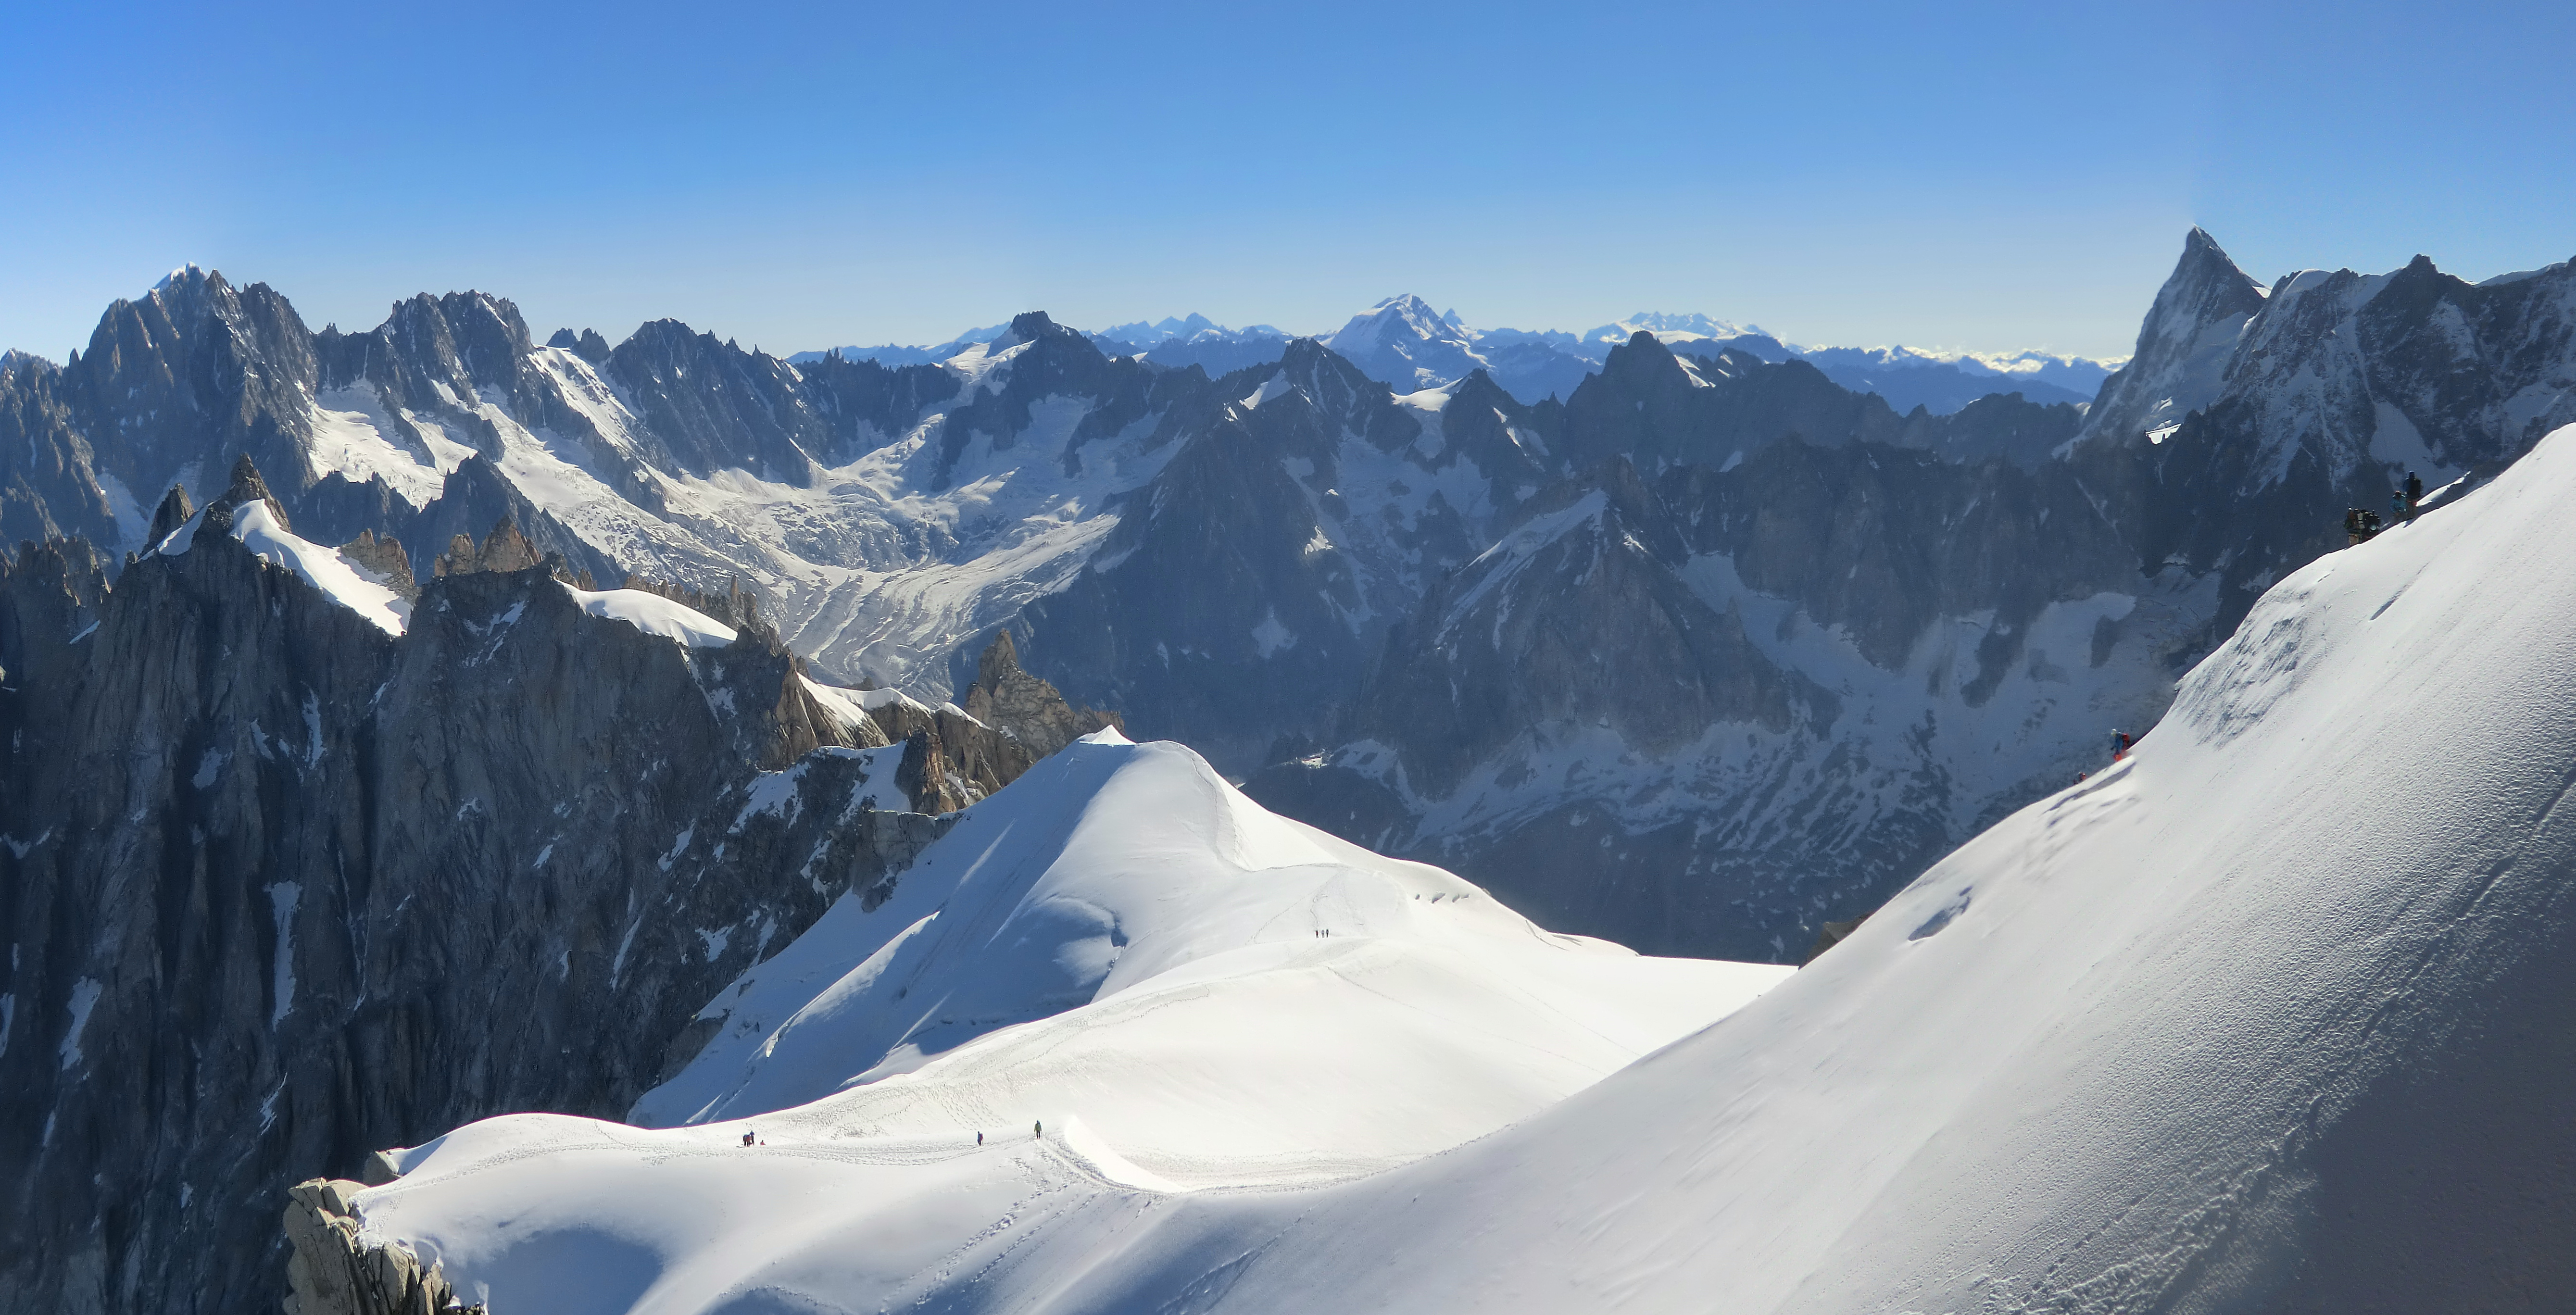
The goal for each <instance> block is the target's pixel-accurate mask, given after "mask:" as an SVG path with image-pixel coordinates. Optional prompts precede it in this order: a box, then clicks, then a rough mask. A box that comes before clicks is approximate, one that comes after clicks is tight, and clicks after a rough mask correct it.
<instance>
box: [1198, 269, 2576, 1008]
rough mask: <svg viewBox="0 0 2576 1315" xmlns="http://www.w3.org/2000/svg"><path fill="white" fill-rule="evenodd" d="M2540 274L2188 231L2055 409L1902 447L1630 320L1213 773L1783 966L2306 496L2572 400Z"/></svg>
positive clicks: (2072, 720)
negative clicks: (1347, 668) (1472, 508)
mask: <svg viewBox="0 0 2576 1315" xmlns="http://www.w3.org/2000/svg"><path fill="white" fill-rule="evenodd" d="M2571 297H2576V275H2571V273H2570V272H2569V267H2567V266H2553V267H2551V268H2550V269H2548V270H2544V271H2540V272H2538V273H2536V274H2534V275H2531V276H2529V277H2526V278H2518V279H2511V280H2501V281H2491V282H2490V283H2488V284H2485V285H2479V286H2475V287H2472V286H2471V285H2469V284H2466V283H2463V282H2461V281H2459V280H2456V279H2450V278H2447V277H2445V276H2443V275H2441V274H2439V273H2438V272H2436V271H2435V270H2433V268H2432V266H2431V265H2430V263H2429V262H2420V263H2418V264H2416V265H2411V266H2409V267H2408V268H2407V269H2406V270H2402V271H2399V272H2398V273H2396V274H2393V275H2389V276H2386V277H2384V278H2376V279H2366V278H2363V277H2361V276H2357V275H2352V274H2349V273H2337V274H2331V275H2328V274H2302V275H2296V276H2292V277H2290V278H2287V279H2285V280H2283V282H2282V284H2281V286H2280V287H2279V288H2278V289H2276V290H2274V291H2273V292H2272V293H2271V294H2270V295H2269V296H2268V297H2265V296H2263V295H2262V294H2261V293H2260V291H2259V289H2257V288H2255V287H2254V285H2253V284H2252V283H2251V282H2250V280H2247V279H2246V278H2245V276H2244V275H2243V274H2242V273H2241V272H2239V271H2237V270H2236V268H2235V266H2234V265H2233V264H2232V263H2231V262H2229V261H2227V259H2226V257H2225V255H2224V254H2223V253H2220V252H2219V251H2218V250H2217V248H2216V247H2215V245H2214V244H2212V243H2210V242H2209V241H2208V238H2207V235H2206V234H2201V233H2197V232H2195V233H2194V234H2193V235H2191V237H2190V239H2189V240H2188V241H2187V243H2186V247H2185V251H2184V254H2183V256H2182V258H2181V260H2180V261H2179V262H2178V264H2177V266H2176V269H2175V271H2174V274H2173V277H2172V279H2171V280H2170V281H2169V282H2168V284H2167V286H2166V288H2165V290H2164V292H2163V293H2162V294H2160V296H2159V297H2158V299H2157V302H2156V306H2155V308H2154V309H2153V310H2152V311H2151V312H2150V314H2149V316H2148V318H2147V321H2146V323H2145V324H2144V325H2143V326H2142V328H2141V331H2140V338H2139V347H2138V352H2137V355H2136V358H2135V359H2134V360H2133V362H2132V363H2131V365H2130V366H2129V367H2127V368H2126V369H2125V370H2124V371H2123V372H2122V373H2121V374H2119V375H2115V376H2113V377H2112V378H2111V379H2110V380H2109V381H2108V382H2107V383H2106V385H2105V388H2104V392H2103V399H2104V400H2103V402H2102V404H2101V405H2099V406H2097V407H2096V408H2095V409H2094V411H2093V412H2092V413H2091V415H2090V416H2089V417H2079V416H2077V415H2076V414H2075V413H2074V411H2073V408H2071V407H2057V408H2045V407H2035V406H2031V405H2030V404H2028V403H2018V404H2014V405H2011V406H2002V405H1999V403H2001V402H2004V401H2008V399H1988V400H1987V401H1985V402H1981V403H1979V404H1978V405H1977V406H1974V407H1971V408H1968V409H1967V410H1963V411H1961V412H1960V413H1959V414H1958V415H1956V416H1951V417H1941V418H1940V419H1941V420H1942V421H1944V422H1945V424H1947V425H1948V427H1947V428H1943V429H1939V430H1932V429H1924V430H1917V431H1912V432H1911V433H1908V431H1907V425H1908V424H1910V423H1911V418H1910V417H1909V418H1908V419H1907V420H1906V421H1900V420H1899V419H1898V418H1897V417H1895V416H1894V415H1893V414H1892V413H1891V412H1889V411H1888V410H1887V408H1885V407H1884V406H1883V405H1882V404H1878V403H1877V401H1876V399H1855V398H1854V397H1853V396H1852V395H1851V394H1850V393H1848V392H1847V391H1845V390H1842V389H1839V388H1837V387H1835V386H1833V385H1832V384H1831V383H1829V382H1828V381H1827V380H1825V379H1824V378H1822V377H1821V376H1820V375H1819V374H1818V373H1817V372H1815V371H1813V369H1812V368H1811V367H1809V366H1807V365H1806V364H1804V363H1803V362H1797V361H1790V362H1784V363H1782V364H1779V365H1764V364H1762V363H1760V362H1758V361H1755V360H1753V359H1752V358H1751V357H1749V356H1745V355H1742V354H1739V353H1736V352H1733V351H1729V352H1725V353H1722V354H1721V355H1720V356H1719V357H1717V358H1715V359H1714V360H1711V359H1708V358H1701V357H1694V356H1688V355H1680V356H1677V355H1675V354H1674V353H1672V352H1670V351H1668V350H1666V349H1665V348H1664V347H1663V346H1662V345H1661V344H1660V343H1656V342H1653V341H1645V342H1632V343H1630V344H1627V345H1624V346H1622V347H1621V348H1619V349H1618V350H1617V351H1615V352H1614V353H1612V355H1611V358H1610V359H1609V360H1608V361H1607V362H1606V363H1605V365H1604V367H1603V370H1602V372H1601V373H1600V374H1599V375H1597V376H1595V377H1593V378H1592V379H1590V380H1588V381H1587V382H1586V383H1585V385H1584V386H1583V387H1582V388H1581V389H1578V390H1577V391H1576V393H1575V394H1574V396H1573V397H1572V398H1571V399H1570V400H1569V401H1568V403H1567V404H1566V407H1565V412H1564V428H1563V430H1562V431H1561V432H1560V433H1558V434H1555V435H1552V436H1550V438H1549V440H1548V441H1549V442H1550V443H1551V444H1552V445H1553V446H1552V447H1551V450H1552V451H1554V452H1557V453H1560V454H1562V455H1564V456H1565V457H1566V458H1567V459H1568V465H1569V466H1570V467H1571V468H1572V469H1573V470H1575V471H1578V472H1580V473H1577V474H1573V475H1570V476H1568V477H1567V478H1566V479H1565V480H1564V481H1563V482H1562V483H1559V484H1555V485H1553V486H1551V487H1549V488H1548V489H1546V490H1544V491H1542V492H1540V493H1538V494H1536V495H1534V496H1533V497H1532V498H1530V499H1529V500H1528V502H1527V503H1525V504H1524V506H1523V507H1522V509H1521V510H1519V511H1517V512H1515V513H1514V515H1512V516H1511V517H1507V518H1505V519H1504V520H1503V522H1502V526H1501V529H1500V532H1499V534H1498V537H1497V539H1496V541H1495V542H1494V544H1493V545H1492V546H1491V547H1489V548H1487V549H1486V550H1485V551H1483V552H1481V553H1479V554H1478V555H1477V556H1476V557H1475V558H1474V559H1473V560H1472V561H1470V562H1468V563H1467V564H1465V565H1463V566H1462V567H1460V568H1459V570H1458V571H1457V572H1455V573H1454V574H1453V575H1451V576H1449V577H1445V578H1444V579H1443V580H1442V582H1441V584H1440V587H1438V588H1436V589H1434V590H1432V591H1431V592H1430V593H1429V594H1428V595H1427V596H1426V598H1425V601H1424V604H1423V607H1422V609H1421V610H1420V611H1419V612H1417V613H1416V614H1415V615H1414V616H1413V617H1411V618H1409V619H1408V621H1407V623H1406V625H1405V626H1404V627H1402V628H1400V629H1398V630H1396V631H1394V632H1392V633H1391V635H1390V638H1389V640H1388V647H1387V651H1386V652H1385V654H1384V655H1383V656H1382V657H1381V658H1380V660H1379V662H1378V664H1377V665H1376V667H1375V668H1373V672H1372V676H1371V679H1370V682H1369V686H1368V688H1366V689H1365V690H1363V691H1362V692H1361V693H1360V694H1359V695H1358V696H1357V697H1355V698H1354V699H1353V700H1352V701H1351V703H1350V704H1349V710H1348V711H1347V712H1346V713H1345V714H1344V715H1343V716H1342V717H1341V718H1340V719H1339V720H1338V722H1337V723H1336V725H1335V726H1334V728H1333V730H1332V731H1331V733H1329V734H1327V735H1323V736H1318V737H1316V738H1315V739H1314V740H1313V741H1311V742H1308V743H1304V744H1299V745H1293V746H1287V747H1288V748H1289V749H1291V750H1294V751H1295V752H1286V753H1282V754H1281V755H1280V761H1279V762H1276V763H1274V764H1272V765H1271V766H1269V767H1267V768H1265V769H1264V770H1263V771H1262V772H1261V773H1258V774H1256V775H1255V776H1254V777H1252V778H1251V779H1250V780H1249V782H1248V788H1249V789H1250V790H1251V791H1252V793H1253V794H1254V796H1255V797H1256V798H1259V799H1261V800H1262V801H1263V802H1264V803H1265V804H1267V805H1268V806H1270V807H1272V808H1274V809H1277V810H1279V811H1281V812H1284V813H1287V814H1290V815H1292V816H1296V817H1300V818H1303V819H1305V820H1308V821H1311V822H1314V823H1316V824H1318V825H1322V826H1326V827H1329V828H1332V829H1334V830H1336V831H1338V832H1339V833H1341V834H1345V835H1349V836H1353V837H1355V838H1358V839H1361V840H1362V841H1363V842H1365V843H1370V844H1374V845H1378V846H1380V847H1383V848H1386V849H1388V850H1389V851H1390V852H1396V853H1403V854H1407V855H1410V856H1414V857H1418V858H1422V859H1425V860H1426V861H1435V862H1440V863H1442V864H1444V865H1447V866H1450V867H1453V868H1456V869H1458V870H1459V871H1461V872H1464V873H1466V874H1468V875H1469V876H1471V877H1473V878H1474V879H1475V880H1477V881H1479V882H1481V883H1483V884H1485V885H1486V886H1488V887H1490V888H1492V889H1494V890H1496V891H1497V892H1498V893H1500V894H1502V895H1503V896H1504V897H1505V898H1507V899H1510V900H1512V901H1514V902H1515V903H1516V905H1517V906H1518V907H1522V908H1526V909H1528V910H1529V911H1530V912H1531V913H1532V914H1533V916H1537V917H1540V918H1542V919H1545V920H1547V921H1548V922H1550V923H1551V924H1552V925H1556V926H1560V927H1564V928H1567V929H1569V930H1575V931H1581V932H1586V933H1589V934H1595V935H1604V936H1610V937H1613V938H1616V939H1620V940H1623V941H1626V942H1628V943H1631V944H1635V945H1637V946H1639V947H1640V948H1644V949H1648V950H1653V951H1663V950H1669V949H1675V948H1679V947H1683V946H1688V947H1692V948H1694V949H1696V950H1698V951H1699V952H1703V953H1707V952H1715V953H1722V954H1728V955H1732V956H1736V957H1742V958H1781V957H1785V956H1791V955H1794V954H1796V953H1797V952H1798V951H1799V950H1800V949H1801V948H1802V947H1803V946H1804V944H1806V943H1807V942H1808V940H1809V939H1810V938H1811V937H1812V936H1813V934H1814V933H1813V930H1812V929H1813V928H1814V927H1815V926H1816V924H1817V923H1818V922H1820V921H1824V920H1828V919H1844V918H1849V917H1853V916H1857V915H1858V914H1860V913H1862V912H1865V911H1867V910H1868V909H1869V908H1872V907H1875V906H1876V904H1877V903H1878V902H1879V901H1880V900H1882V899H1884V898H1885V897H1886V896H1887V895H1888V894H1889V893H1891V892H1893V891H1894V890H1896V889H1897V888H1898V887H1899V886H1901V885H1902V884H1903V883H1904V882H1906V881H1908V880H1910V879H1911V878H1912V877H1913V876H1914V875H1915V874H1916V873H1918V872H1920V871H1921V870H1922V869H1923V868H1924V867H1925V866H1926V865H1928V864H1929V863H1931V862H1932V861H1933V860H1935V859H1937V858H1938V857H1939V856H1940V855H1941V854H1942V853H1944V852H1947V851H1948V850H1949V849H1950V848H1951V847H1952V846H1955V845H1956V844H1958V843H1959V842H1961V841H1963V840H1965V839H1966V838H1967V837H1968V836H1970V835H1972V834H1974V833H1975V832H1976V831H1977V830H1978V829H1979V828H1981V827H1982V826H1984V825H1986V824H1988V823H1989V822H1991V821H1992V820H1994V819H1995V818H1996V817H1998V816H2001V815H2002V814H2003V813H2004V812H2007V811H2009V810H2010V809H2012V808H2015V807H2018V806H2019V805H2020V804H2022V803H2024V802H2026V801H2028V800H2030V799H2032V798H2036V797H2038V796H2040V795H2042V794H2044V793H2046V792H2047V791H2048V790H2050V789H2053V788H2054V787H2055V786H2057V785H2059V784H2062V783H2063V782H2065V781H2067V780H2071V779H2073V778H2074V776H2075V775H2076V774H2077V773H2079V772H2082V771H2085V770H2088V769H2091V768H2093V767H2096V766H2098V765H2100V763H2101V762H2102V761H2103V758H2104V755H2105V754H2106V753H2107V746H2108V744H2109V743H2110V737H2111V735H2112V733H2113V732H2114V731H2117V730H2123V729H2126V730H2130V731H2133V732H2134V731H2135V730H2136V729H2137V728H2138V727H2140V726H2142V725H2146V724H2151V723H2152V722H2153V721H2154V720H2155V719H2156V718H2157V717H2158V716H2159V715H2160V714H2161V712H2162V710H2163V707H2164V704H2165V700H2166V698H2167V697H2169V693H2170V690H2171V689H2172V679H2173V674H2174V673H2175V672H2176V671H2177V670H2178V669H2179V668H2180V667H2181V666H2182V665H2183V664H2186V663H2188V662H2189V661H2190V660H2191V659H2192V658H2194V657H2195V656H2197V655H2198V654H2200V653H2203V652H2206V651H2207V650H2208V648H2209V647H2211V646H2212V645H2214V644H2215V643H2216V642H2217V640H2218V638H2219V637H2221V636H2223V635H2224V634H2225V633H2226V632H2227V631H2228V630H2229V629H2231V628H2232V627H2233V626H2234V625H2235V624H2236V622H2237V621H2238V620H2239V619H2241V618H2242V617H2243V616H2244V615H2245V611H2246V609H2247V608H2248V607H2250V606H2251V604H2252V601H2253V599H2254V598H2255V597H2256V596H2258V595H2259V594H2260V593H2261V592H2262V590H2263V589H2265V588H2266V587H2268V586H2269V585H2270V584H2272V583H2273V582H2274V581H2276V580H2278V579H2280V578H2282V577H2283V576H2285V575H2287V574H2289V573H2290V572H2291V571H2294V570H2296V569H2298V568H2299V567H2301V566H2303V565H2305V564H2306V563H2307V562H2309V561H2311V560H2313V559H2314V558H2316V557H2317V556H2318V555H2320V554H2322V553H2324V552H2326V551H2329V550H2331V549H2332V548H2335V547H2339V546H2341V544H2342V536H2341V522H2342V514H2343V509H2344V508H2346V507H2351V506H2375V507H2383V508H2384V507H2385V506H2386V505H2387V502H2388V497H2389V490H2390V489H2391V488H2392V487H2394V486H2395V485H2396V484H2397V483H2398V482H2399V481H2401V480H2402V479H2403V477H2404V475H2405V473H2406V471H2407V470H2408V469H2409V468H2414V469H2416V470H2417V471H2418V472H2419V473H2420V474H2421V475H2423V476H2424V477H2425V478H2426V479H2427V480H2428V482H2430V483H2432V484H2435V485H2440V484H2444V483H2447V482H2448V481H2450V480H2451V479H2453V478H2454V477H2461V478H2471V479H2472V480H2473V481H2474V479H2475V478H2484V477H2485V476H2487V475H2491V474H2492V473H2493V472H2494V471H2495V470H2496V469H2499V468H2501V467H2502V465H2503V464H2504V463H2506V462H2509V461H2510V460H2512V459H2513V457H2514V456H2516V455H2517V454H2519V453H2520V452H2522V451H2524V450H2525V449H2526V448H2527V447H2528V445H2529V444H2530V443H2531V442H2533V441H2534V440H2536V439H2537V437H2538V436H2539V434H2540V433H2541V432H2543V431H2544V429H2545V428H2546V427H2547V426H2549V425H2554V424H2564V423H2567V422H2569V421H2576V313H2571V311H2570V302H2569V298H2571ZM2210 343H2219V344H2221V346H2220V347H2211V346H2209V345H2208V344H2210ZM1689 346H1690V345H1689V344H1685V345H1684V350H1685V351H1688V350H1689ZM2141 399H2143V400H2141ZM1861 402H1867V403H1869V404H1870V405H1861V404H1860V403H1861ZM1873 407H1875V409H1872V408H1873ZM2148 408H2155V414H2157V415H2159V416H2167V417H2170V420H2171V424H2172V427H2171V428H2166V427H2164V425H2162V424H2160V425H2159V426H2158V427H2157V428H2155V429H2153V430H2142V429H2140V428H2138V427H2136V426H2134V425H2133V424H2132V420H2124V419H2121V418H2120V417H2123V416H2130V417H2132V419H2134V416H2135V415H2138V414H2144V413H2145V411H2146V409H2148ZM1927 419H1928V418H1927ZM1970 422H1973V423H1970ZM1790 433H1795V434H1798V435H1800V436H1801V438H1802V441H1799V442H1794V443H1793V442H1781V441H1778V438H1779V436H1780V435H1783V434H1790ZM1925 452H1929V453H1936V454H1943V455H1945V456H1947V457H1949V458H1950V459H1949V460H1947V461H1929V460H1926V459H1924V457H1923V456H1922V455H1921V454H1922V453H1925ZM1963 459H1964V460H1963ZM1623 461H1624V462H1625V463H1627V464H1626V465H1624V466H1623V465H1619V464H1617V463H1620V462H1623ZM1604 463H1611V464H1608V465H1605V464H1604ZM1614 655H1615V658H1616V660H1615V661H1613V660H1612V659H1613V656H1614ZM1608 873H1616V874H1618V875H1617V876H1616V877H1615V878H1612V877H1608V876H1606V875H1605V874H1608Z"/></svg>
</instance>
